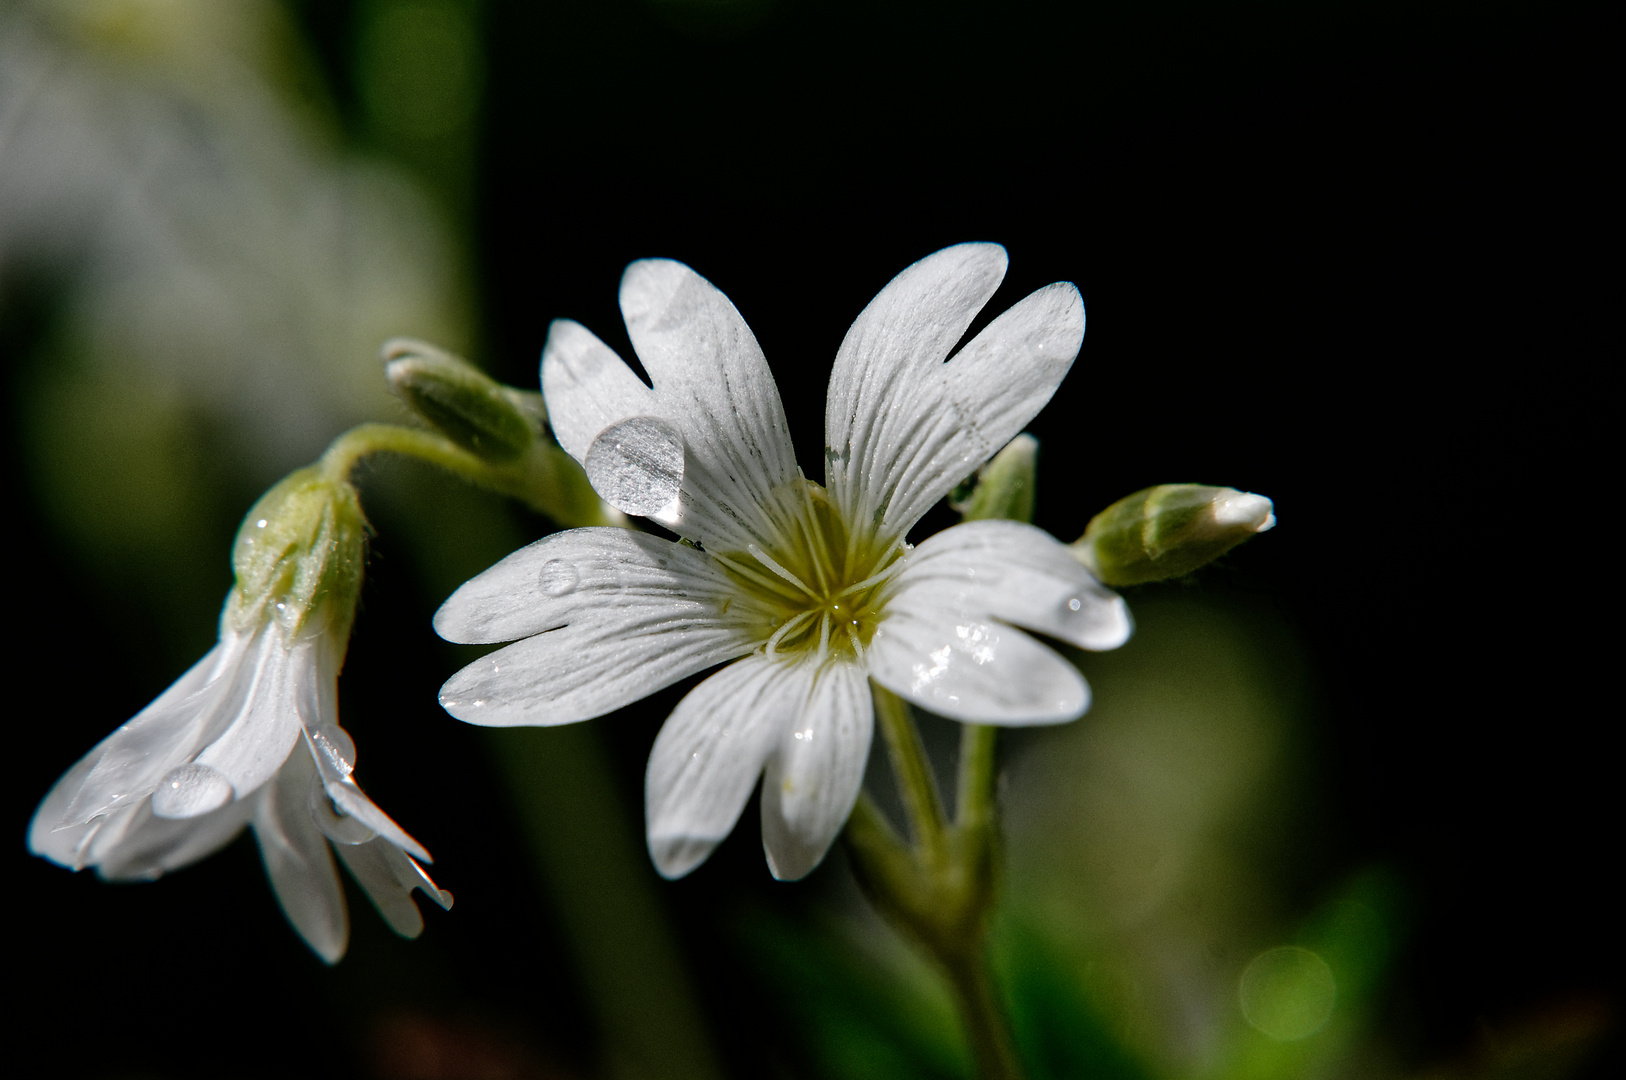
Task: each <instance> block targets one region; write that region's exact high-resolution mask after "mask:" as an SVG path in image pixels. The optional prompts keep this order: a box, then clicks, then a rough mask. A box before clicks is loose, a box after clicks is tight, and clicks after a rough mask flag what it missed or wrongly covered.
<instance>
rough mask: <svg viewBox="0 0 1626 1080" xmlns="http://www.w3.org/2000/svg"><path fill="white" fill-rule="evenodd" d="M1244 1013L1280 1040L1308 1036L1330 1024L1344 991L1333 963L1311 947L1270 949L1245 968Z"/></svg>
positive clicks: (1262, 1030) (1241, 988)
mask: <svg viewBox="0 0 1626 1080" xmlns="http://www.w3.org/2000/svg"><path fill="white" fill-rule="evenodd" d="M1239 989H1240V991H1241V994H1240V996H1241V999H1242V1015H1243V1016H1245V1017H1247V1019H1248V1023H1250V1024H1252V1025H1253V1026H1254V1027H1256V1028H1258V1029H1259V1030H1260V1031H1261V1032H1263V1033H1264V1034H1265V1035H1267V1036H1269V1037H1270V1038H1272V1039H1276V1040H1277V1041H1279V1042H1292V1041H1293V1040H1295V1039H1303V1038H1307V1037H1309V1036H1311V1035H1314V1034H1315V1033H1316V1032H1318V1031H1320V1030H1321V1029H1322V1028H1323V1027H1325V1026H1326V1023H1327V1020H1328V1019H1329V1018H1330V1017H1331V1016H1332V1007H1333V1003H1334V1002H1335V1001H1336V999H1337V997H1338V984H1337V983H1336V982H1335V981H1334V979H1333V977H1332V968H1330V967H1328V966H1327V962H1326V961H1325V960H1323V959H1321V957H1319V956H1317V955H1316V954H1315V953H1313V952H1311V951H1310V950H1309V949H1305V948H1301V947H1299V946H1297V945H1283V946H1280V947H1279V948H1275V949H1266V950H1265V951H1264V952H1262V953H1260V954H1259V955H1258V956H1256V957H1254V958H1253V960H1252V961H1251V962H1250V963H1249V964H1248V966H1247V969H1246V970H1245V971H1243V972H1242V982H1241V985H1240V988H1239Z"/></svg>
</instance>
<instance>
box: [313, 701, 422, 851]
mask: <svg viewBox="0 0 1626 1080" xmlns="http://www.w3.org/2000/svg"><path fill="white" fill-rule="evenodd" d="M305 737H306V745H307V746H308V747H309V749H310V752H311V757H312V758H313V759H315V761H316V769H317V772H318V773H319V774H320V775H321V777H322V787H321V789H320V790H317V789H312V791H311V797H312V799H319V798H320V797H321V796H322V795H324V794H325V795H326V797H327V799H329V800H331V801H332V805H331V807H328V806H322V805H320V803H318V804H317V805H315V806H313V807H312V808H311V812H312V814H314V815H316V821H317V825H318V827H321V825H322V816H323V814H324V813H325V814H327V815H331V816H334V817H337V815H340V814H342V815H344V816H343V817H337V820H334V821H333V822H332V824H333V826H336V828H333V829H331V830H330V829H326V828H324V829H323V832H324V833H326V834H327V836H328V839H330V840H332V841H333V842H334V843H335V844H345V843H349V844H355V843H356V842H358V841H361V842H370V837H369V836H368V834H369V833H372V834H375V835H377V836H378V837H382V838H383V839H384V840H385V841H386V842H388V843H390V844H394V845H395V846H396V847H399V848H404V849H405V850H407V851H409V852H411V853H412V854H413V855H415V856H416V857H418V858H420V859H422V860H423V861H424V862H433V861H434V860H432V859H431V858H430V857H429V852H428V850H427V849H425V848H424V846H423V845H422V844H420V843H418V841H416V840H414V839H413V838H412V837H411V836H409V835H407V832H406V830H405V829H403V828H401V826H399V825H397V824H396V823H395V820H394V819H393V818H391V817H390V816H389V815H388V814H386V813H384V811H382V810H380V809H379V808H378V804H377V803H375V802H373V800H371V799H369V798H368V797H367V796H366V794H364V793H363V792H362V790H361V787H360V786H359V785H358V784H357V783H356V782H355V780H354V779H353V778H352V777H351V775H350V774H351V770H352V769H354V768H355V743H353V742H352V741H351V740H350V736H349V735H348V734H346V733H345V730H344V729H343V728H341V727H339V725H338V724H337V723H332V724H329V725H327V726H325V727H318V728H312V727H310V726H307V727H306V730H305ZM358 825H360V826H363V827H365V828H366V830H367V832H363V833H361V834H360V835H359V836H357V837H353V838H349V839H346V838H345V836H344V834H343V833H342V832H340V831H339V830H340V829H343V828H345V827H348V828H350V829H351V830H354V829H355V828H356V826H358Z"/></svg>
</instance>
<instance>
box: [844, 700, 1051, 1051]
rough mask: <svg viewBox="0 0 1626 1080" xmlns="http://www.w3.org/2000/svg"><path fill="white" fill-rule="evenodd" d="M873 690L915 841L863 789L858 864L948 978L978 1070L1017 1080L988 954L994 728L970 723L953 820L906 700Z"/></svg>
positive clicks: (853, 825) (868, 887)
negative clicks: (909, 842) (908, 839)
mask: <svg viewBox="0 0 1626 1080" xmlns="http://www.w3.org/2000/svg"><path fill="white" fill-rule="evenodd" d="M873 691H874V696H875V716H876V720H877V722H878V723H879V725H880V728H881V736H882V738H883V739H884V741H885V742H886V747H887V753H888V756H889V758H890V759H891V762H892V771H893V775H894V776H895V777H896V778H897V783H898V793H899V795H900V796H901V798H902V801H903V807H904V814H905V816H906V817H907V818H908V823H909V831H910V833H911V835H912V838H913V840H914V843H913V846H909V845H906V844H905V843H904V842H903V840H902V839H901V838H900V837H899V836H898V834H897V832H896V830H894V829H893V828H892V825H891V823H889V822H888V821H887V820H886V816H885V815H884V814H882V813H881V811H880V809H879V808H878V807H876V805H875V803H874V802H873V801H872V800H871V799H870V797H869V796H868V794H860V796H859V799H858V803H857V805H855V806H854V807H853V812H852V816H851V817H850V818H849V819H848V821H847V830H846V839H847V845H848V850H849V851H850V852H851V853H852V856H853V865H854V869H855V870H856V871H857V873H858V877H859V881H860V883H861V884H862V885H863V887H864V890H865V892H866V893H867V894H868V895H869V897H870V899H871V901H873V902H874V904H875V906H876V908H877V909H879V910H880V912H881V914H883V915H884V916H886V917H887V918H888V919H889V920H891V921H892V922H893V923H894V924H896V925H897V926H898V927H899V928H900V929H902V930H903V931H904V932H905V933H906V934H908V935H909V936H910V937H912V938H914V939H915V940H916V941H917V942H918V943H919V944H920V945H921V947H922V948H923V949H925V951H926V952H927V953H928V954H929V955H930V956H931V957H932V958H933V959H934V960H936V961H937V963H938V964H939V966H940V967H941V969H942V971H943V974H944V975H945V976H946V977H947V978H948V980H949V984H950V986H951V987H952V989H953V992H954V997H955V1001H956V1003H957V1004H958V1006H959V1010H960V1017H961V1020H962V1022H963V1023H964V1025H965V1030H966V1037H967V1040H968V1041H969V1042H970V1045H971V1052H972V1055H973V1056H974V1057H975V1059H976V1063H977V1071H978V1073H979V1075H981V1076H982V1077H984V1078H985V1080H1019V1078H1020V1077H1021V1075H1022V1072H1021V1068H1020V1066H1019V1065H1018V1063H1017V1058H1016V1054H1015V1051H1014V1050H1013V1048H1012V1042H1011V1037H1010V1032H1009V1029H1008V1027H1007V1026H1006V1022H1005V1017H1004V1014H1003V1013H1002V1012H1001V1011H1000V1008H999V1005H998V1003H997V997H996V995H995V993H994V987H993V982H992V980H991V978H990V976H989V972H988V968H987V963H986V960H985V957H984V952H985V947H986V944H987V937H988V918H989V915H990V914H991V912H992V910H993V905H994V800H993V790H994V730H993V729H992V728H986V727H980V726H975V725H967V726H966V728H965V734H964V735H963V736H962V741H961V760H960V784H959V792H958V808H957V814H956V817H957V821H956V822H955V823H954V824H952V825H951V824H950V823H949V822H948V821H947V820H946V819H945V817H944V815H943V806H942V802H941V800H940V799H939V798H938V793H937V783H936V780H935V779H934V777H933V775H932V771H931V765H930V763H929V762H928V761H927V758H926V752H925V748H924V747H923V746H922V745H921V741H920V732H919V730H918V729H917V728H916V727H915V722H914V719H913V717H912V716H911V715H910V712H909V705H908V703H907V702H905V701H903V700H902V699H901V698H899V697H898V696H897V695H895V694H892V693H891V692H889V691H887V690H886V689H884V688H882V687H880V686H874V687H873Z"/></svg>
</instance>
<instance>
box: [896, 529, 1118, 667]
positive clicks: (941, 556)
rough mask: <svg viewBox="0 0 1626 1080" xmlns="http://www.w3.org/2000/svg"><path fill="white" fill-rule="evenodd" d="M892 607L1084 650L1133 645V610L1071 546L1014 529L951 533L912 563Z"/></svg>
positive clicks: (922, 549)
mask: <svg viewBox="0 0 1626 1080" xmlns="http://www.w3.org/2000/svg"><path fill="white" fill-rule="evenodd" d="M894 589H895V592H894V594H893V596H894V598H893V599H892V600H890V601H889V604H892V603H900V602H901V603H902V604H903V606H905V607H909V606H911V605H918V606H924V607H927V608H931V609H940V610H952V611H955V612H958V613H960V615H970V616H973V617H975V618H979V619H983V620H987V619H989V618H998V619H1003V620H1005V621H1007V622H1012V623H1015V624H1016V625H1018V626H1025V627H1027V628H1028V629H1030V630H1037V631H1039V632H1040V633H1042V634H1048V635H1049V636H1050V637H1054V638H1059V639H1061V640H1062V641H1066V642H1068V643H1070V644H1073V645H1077V646H1078V647H1079V648H1081V649H1115V648H1117V647H1118V646H1120V645H1122V644H1123V643H1124V642H1125V641H1127V640H1128V639H1129V633H1130V629H1131V623H1130V619H1129V609H1128V607H1127V606H1126V605H1125V604H1124V602H1123V599H1122V598H1121V597H1119V596H1118V594H1117V593H1115V592H1113V591H1112V590H1111V589H1108V588H1107V587H1106V586H1104V585H1102V584H1101V583H1100V582H1098V581H1096V580H1095V578H1094V577H1092V576H1091V575H1090V572H1089V571H1088V570H1086V569H1085V568H1084V566H1083V564H1082V563H1080V562H1079V561H1078V560H1077V559H1075V558H1073V556H1072V554H1071V553H1070V552H1069V551H1068V550H1067V548H1066V546H1065V545H1063V544H1062V543H1060V542H1059V541H1057V540H1056V539H1055V538H1054V537H1052V536H1051V535H1050V534H1049V533H1047V532H1045V531H1044V530H1042V529H1036V528H1034V527H1033V526H1031V525H1024V524H1021V523H1020V522H1015V521H972V522H967V523H965V524H963V525H956V526H955V527H953V528H951V529H945V530H944V531H942V532H940V533H938V534H937V535H936V536H933V537H931V538H929V539H928V540H926V541H925V542H924V543H922V544H921V545H920V546H919V547H918V548H916V549H915V550H914V551H913V552H911V553H910V555H909V563H908V566H907V567H906V568H905V569H904V570H903V572H902V573H900V574H899V575H898V577H897V578H896V580H895V584H894Z"/></svg>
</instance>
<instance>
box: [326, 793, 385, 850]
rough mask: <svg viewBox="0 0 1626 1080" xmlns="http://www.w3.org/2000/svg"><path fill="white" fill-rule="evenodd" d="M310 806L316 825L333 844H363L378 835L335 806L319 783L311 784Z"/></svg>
mask: <svg viewBox="0 0 1626 1080" xmlns="http://www.w3.org/2000/svg"><path fill="white" fill-rule="evenodd" d="M310 808H311V817H312V818H314V819H315V820H316V827H317V828H319V829H321V830H322V835H323V836H326V837H327V838H328V839H329V840H331V841H333V842H334V843H335V844H365V843H366V842H367V841H369V840H371V839H372V838H373V837H375V836H377V835H378V834H377V833H375V832H374V831H373V830H372V829H371V828H369V827H368V826H366V825H363V824H362V823H361V821H360V820H359V819H357V818H353V817H351V816H350V815H349V814H346V813H344V812H343V811H341V810H340V809H339V808H338V807H337V806H335V805H334V804H333V800H332V798H330V797H329V796H328V793H327V790H326V789H325V788H323V787H322V785H321V784H312V785H311V797H310Z"/></svg>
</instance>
